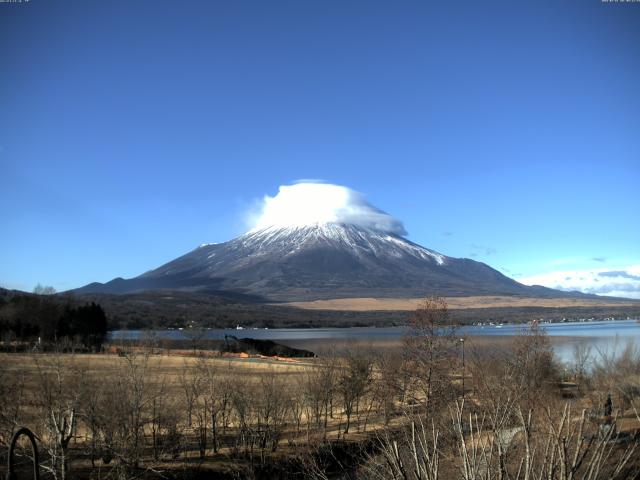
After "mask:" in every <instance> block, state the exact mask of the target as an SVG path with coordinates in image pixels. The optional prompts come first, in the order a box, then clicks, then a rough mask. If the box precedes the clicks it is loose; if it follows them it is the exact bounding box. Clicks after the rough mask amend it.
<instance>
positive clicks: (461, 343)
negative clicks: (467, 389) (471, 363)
mask: <svg viewBox="0 0 640 480" xmlns="http://www.w3.org/2000/svg"><path fill="white" fill-rule="evenodd" d="M460 345H461V346H462V400H464V338H461V339H460Z"/></svg>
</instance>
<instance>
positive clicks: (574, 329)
mask: <svg viewBox="0 0 640 480" xmlns="http://www.w3.org/2000/svg"><path fill="white" fill-rule="evenodd" d="M541 327H542V328H543V329H544V330H545V331H546V332H547V335H549V336H550V337H563V338H558V339H556V340H557V341H554V342H553V348H554V351H555V352H556V355H557V356H558V357H559V358H560V359H561V360H562V361H565V362H570V361H571V358H572V356H573V348H574V345H575V344H576V343H578V342H585V341H586V342H587V343H588V345H590V346H591V348H592V351H593V353H594V354H597V352H606V353H615V352H616V351H618V352H619V351H621V350H622V349H623V348H624V347H625V346H626V345H627V344H628V343H629V342H633V343H634V344H636V345H638V346H640V323H639V322H638V321H636V320H613V321H594V322H572V323H545V324H542V325H541ZM528 328H529V326H528V325H502V326H497V325H484V326H475V325H474V326H467V327H460V328H459V329H458V333H459V334H460V335H461V336H463V335H470V336H509V335H518V334H520V333H521V332H522V331H524V330H526V329H528ZM406 332H407V328H406V327H382V328H376V327H353V328H275V329H270V330H265V329H255V330H254V329H241V330H238V329H210V330H206V331H204V332H202V337H201V338H205V339H218V340H222V339H223V338H224V336H225V335H233V336H236V337H238V338H256V339H264V340H274V341H278V340H289V341H295V340H298V341H304V340H323V339H326V340H330V339H341V340H347V339H357V340H376V341H380V340H383V341H384V340H385V339H388V340H397V339H398V338H400V337H401V336H402V335H404V334H405V333H406ZM149 334H154V335H155V336H156V337H157V338H162V339H171V340H186V339H189V337H190V335H189V331H186V330H157V331H153V332H150V331H145V330H116V331H114V332H111V333H110V339H111V340H118V339H126V340H138V339H141V338H143V337H144V336H145V335H149Z"/></svg>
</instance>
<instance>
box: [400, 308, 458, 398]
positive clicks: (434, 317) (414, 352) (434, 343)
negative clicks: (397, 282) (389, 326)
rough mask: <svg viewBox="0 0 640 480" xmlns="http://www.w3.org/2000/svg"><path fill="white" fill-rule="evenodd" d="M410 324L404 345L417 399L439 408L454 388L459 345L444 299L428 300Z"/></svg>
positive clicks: (414, 315) (416, 312) (414, 313)
mask: <svg viewBox="0 0 640 480" xmlns="http://www.w3.org/2000/svg"><path fill="white" fill-rule="evenodd" d="M410 324H411V328H410V330H409V332H408V334H407V335H406V336H405V338H404V346H405V354H406V355H407V362H406V366H407V368H408V374H409V375H410V377H411V379H412V383H413V389H414V391H415V393H416V394H415V395H414V400H416V401H420V402H422V403H423V405H424V406H425V407H426V409H427V410H433V409H434V408H436V409H437V408H438V407H439V406H441V404H442V402H443V401H445V400H447V399H449V398H450V396H451V392H452V391H453V388H452V384H451V379H450V376H449V375H450V370H451V368H450V367H451V362H452V359H453V358H455V357H456V355H455V348H456V345H457V337H456V336H455V328H454V326H453V325H452V323H451V321H450V318H449V313H448V310H447V304H446V302H445V301H444V299H442V298H438V297H431V298H427V299H426V300H424V301H423V302H422V303H421V304H420V305H419V306H418V308H417V309H416V310H415V312H413V315H412V316H411V318H410Z"/></svg>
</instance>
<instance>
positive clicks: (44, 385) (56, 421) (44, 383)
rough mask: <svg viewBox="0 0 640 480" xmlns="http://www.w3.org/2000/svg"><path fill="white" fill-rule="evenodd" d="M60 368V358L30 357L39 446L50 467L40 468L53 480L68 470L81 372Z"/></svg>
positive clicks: (55, 356) (71, 366) (63, 366)
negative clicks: (33, 369)
mask: <svg viewBox="0 0 640 480" xmlns="http://www.w3.org/2000/svg"><path fill="white" fill-rule="evenodd" d="M73 359H74V357H70V358H67V360H71V362H69V364H63V358H62V355H61V354H55V355H54V356H53V358H52V360H51V362H43V361H42V360H41V359H40V358H38V357H34V362H35V364H36V368H37V371H38V385H39V387H40V388H39V398H38V405H39V407H40V410H41V419H42V427H43V434H42V435H41V438H42V439H43V440H44V441H43V446H44V447H45V449H46V450H47V453H48V456H49V459H50V463H49V464H44V465H43V468H45V470H47V471H48V472H49V473H50V474H51V475H52V476H53V477H54V478H60V479H61V480H65V479H66V478H67V476H68V470H69V442H70V441H71V439H73V438H74V436H75V435H76V427H77V414H78V411H79V403H80V402H79V400H80V392H81V391H82V388H81V385H82V382H83V380H84V374H83V372H82V371H81V370H80V369H79V368H77V365H75V364H74V363H73Z"/></svg>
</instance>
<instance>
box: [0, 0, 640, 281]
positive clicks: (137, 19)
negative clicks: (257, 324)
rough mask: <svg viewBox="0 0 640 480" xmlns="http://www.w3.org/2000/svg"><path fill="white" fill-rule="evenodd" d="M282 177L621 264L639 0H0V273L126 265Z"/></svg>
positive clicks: (508, 261) (142, 262)
mask: <svg viewBox="0 0 640 480" xmlns="http://www.w3.org/2000/svg"><path fill="white" fill-rule="evenodd" d="M301 178H314V179H323V180H326V181H328V182H333V183H337V184H341V185H347V186H349V187H351V188H354V189H356V190H359V191H361V192H363V193H365V194H366V195H367V198H368V199H369V200H370V201H371V202H372V203H373V204H374V205H376V206H378V207H380V208H382V209H384V210H386V211H388V212H389V213H391V214H392V215H394V216H396V217H398V218H400V219H401V220H403V221H404V224H405V226H406V228H407V230H408V231H409V238H410V239H412V240H413V241H416V242H418V243H421V244H423V245H425V246H427V247H429V248H432V249H435V250H438V251H440V252H442V253H444V254H447V255H451V256H461V257H472V258H475V259H477V260H481V261H484V262H486V263H488V264H490V265H492V266H494V267H496V268H500V269H503V271H505V272H506V273H508V274H510V275H513V276H516V277H520V276H527V275H534V274H542V273H545V272H549V271H552V270H554V269H555V270H557V269H558V268H560V267H562V268H570V269H588V268H595V267H600V266H604V268H612V269H621V268H624V267H626V266H628V265H633V264H640V4H638V3H635V4H633V3H629V4H622V3H619V4H616V3H601V1H600V0H574V1H568V0H567V1H556V0H553V1H538V0H536V1H528V2H524V1H513V0H510V1H504V2H501V1H491V0H486V1H482V2H480V1H477V0H471V1H462V0H459V1H455V2H442V1H437V2H436V1H433V2H431V1H424V0H421V1H415V2H412V1H407V2H375V1H369V0H367V1H362V2H357V1H335V2H332V1H323V2H319V1H315V2H314V1H290V2H278V1H268V2H265V1H256V2H246V1H234V2H230V1H224V2H223V1H189V2H179V1H158V0H153V1H143V0H135V1H132V0H127V1H115V0H114V1H108V2H93V1H86V0H82V1H81V0H78V1H64V0H31V1H28V2H26V3H0V202H1V205H2V217H1V218H2V221H1V222H0V283H1V284H3V285H5V286H9V287H13V288H22V289H27V290H30V289H31V288H33V286H34V284H35V283H37V282H41V283H43V284H46V285H53V286H54V287H56V288H57V289H59V290H64V289H68V288H73V287H77V286H80V285H83V284H86V283H88V282H91V281H107V280H110V279H111V278H113V277H116V276H123V277H131V276H135V275H137V274H140V273H142V272H144V271H146V270H148V269H151V268H153V267H156V266H158V265H160V264H162V263H164V262H166V261H168V260H170V259H173V258H175V257H176V256H178V255H181V254H183V253H185V252H187V251H189V250H191V249H192V248H194V247H196V246H197V245H198V244H200V243H204V242H220V241H224V240H228V239H230V238H231V237H234V236H236V235H237V234H239V233H241V232H242V231H243V230H244V223H243V218H244V214H245V212H246V210H247V209H248V208H249V207H250V206H251V205H252V204H253V202H255V201H256V199H259V198H261V197H262V196H263V195H265V194H270V195H274V194H275V193H276V192H277V189H278V187H279V186H280V185H283V184H288V183H290V182H292V181H295V180H297V179H301ZM594 259H597V260H594Z"/></svg>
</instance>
